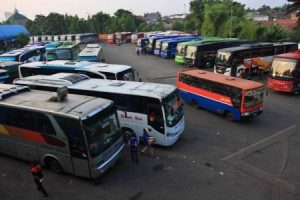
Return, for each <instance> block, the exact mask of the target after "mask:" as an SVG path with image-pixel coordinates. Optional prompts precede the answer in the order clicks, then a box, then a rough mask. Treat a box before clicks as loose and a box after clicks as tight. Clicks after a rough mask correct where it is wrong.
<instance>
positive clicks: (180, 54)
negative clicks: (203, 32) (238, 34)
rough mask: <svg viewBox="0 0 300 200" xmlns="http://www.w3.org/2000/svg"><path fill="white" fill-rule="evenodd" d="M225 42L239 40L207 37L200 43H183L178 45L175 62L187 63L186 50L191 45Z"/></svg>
mask: <svg viewBox="0 0 300 200" xmlns="http://www.w3.org/2000/svg"><path fill="white" fill-rule="evenodd" d="M224 40H237V39H235V38H218V37H206V38H203V39H202V40H200V41H188V42H181V43H178V44H177V47H176V55H175V62H177V63H179V64H184V63H185V56H186V50H187V47H188V46H191V45H197V44H206V43H212V42H221V41H224Z"/></svg>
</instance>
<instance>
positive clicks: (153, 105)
mask: <svg viewBox="0 0 300 200" xmlns="http://www.w3.org/2000/svg"><path fill="white" fill-rule="evenodd" d="M146 101H147V103H146V113H147V115H148V124H149V125H150V126H152V127H153V128H154V129H155V130H156V131H158V132H160V133H162V134H163V133H164V118H163V114H162V109H161V104H160V102H159V101H158V100H157V99H150V98H149V99H147V100H146ZM150 116H151V120H150Z"/></svg>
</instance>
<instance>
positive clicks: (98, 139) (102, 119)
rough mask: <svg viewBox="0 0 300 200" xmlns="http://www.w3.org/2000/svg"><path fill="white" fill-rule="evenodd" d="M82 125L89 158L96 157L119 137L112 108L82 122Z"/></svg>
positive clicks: (117, 125)
mask: <svg viewBox="0 0 300 200" xmlns="http://www.w3.org/2000/svg"><path fill="white" fill-rule="evenodd" d="M82 123H83V129H84V131H85V134H86V137H87V142H88V147H89V151H90V154H91V157H96V156H98V155H99V154H101V153H102V152H104V151H105V150H106V149H108V148H109V147H110V146H111V145H112V144H114V143H115V142H116V141H117V140H118V139H119V138H120V137H121V130H120V128H119V124H118V121H117V116H116V113H115V110H114V107H113V106H111V107H109V108H107V109H106V110H104V111H101V112H99V113H97V114H96V115H94V116H93V117H90V118H88V119H86V120H83V122H82Z"/></svg>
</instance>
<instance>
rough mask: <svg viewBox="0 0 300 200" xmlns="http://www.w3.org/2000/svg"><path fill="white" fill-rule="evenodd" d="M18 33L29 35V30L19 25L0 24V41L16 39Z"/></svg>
mask: <svg viewBox="0 0 300 200" xmlns="http://www.w3.org/2000/svg"><path fill="white" fill-rule="evenodd" d="M20 33H24V34H26V35H29V32H28V31H27V29H26V28H25V27H24V26H21V25H0V41H1V40H11V39H16V38H17V36H18V35H19V34H20Z"/></svg>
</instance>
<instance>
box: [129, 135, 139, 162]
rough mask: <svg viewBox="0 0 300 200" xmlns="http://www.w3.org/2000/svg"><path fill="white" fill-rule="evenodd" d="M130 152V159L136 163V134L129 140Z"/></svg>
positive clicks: (137, 146)
mask: <svg viewBox="0 0 300 200" xmlns="http://www.w3.org/2000/svg"><path fill="white" fill-rule="evenodd" d="M129 145H130V152H131V160H132V161H135V162H136V163H138V148H139V145H138V140H137V138H136V136H135V135H134V134H133V135H132V136H131V137H130V140H129Z"/></svg>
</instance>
